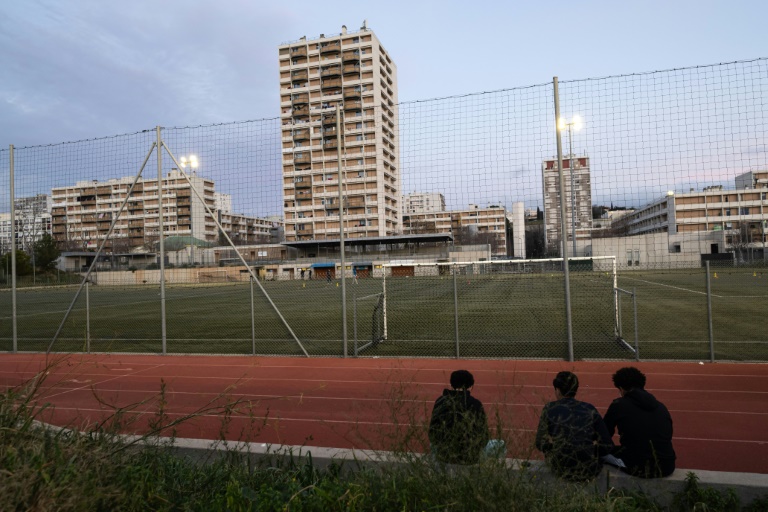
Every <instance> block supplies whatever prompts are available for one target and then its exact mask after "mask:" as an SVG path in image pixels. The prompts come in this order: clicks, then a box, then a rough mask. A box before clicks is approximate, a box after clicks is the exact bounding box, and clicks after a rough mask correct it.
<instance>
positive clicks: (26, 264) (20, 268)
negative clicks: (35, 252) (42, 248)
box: [0, 249, 32, 276]
mask: <svg viewBox="0 0 768 512" xmlns="http://www.w3.org/2000/svg"><path fill="white" fill-rule="evenodd" d="M0 266H2V268H3V273H5V272H6V269H8V273H7V274H6V275H10V273H11V253H10V252H7V253H5V254H3V257H2V259H0ZM31 273H32V263H31V261H30V258H29V254H27V253H25V252H24V251H22V250H21V249H16V275H17V276H27V275H29V274H31Z"/></svg>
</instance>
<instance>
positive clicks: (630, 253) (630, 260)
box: [627, 249, 632, 267]
mask: <svg viewBox="0 0 768 512" xmlns="http://www.w3.org/2000/svg"><path fill="white" fill-rule="evenodd" d="M627 266H628V267H631V266H632V249H627Z"/></svg>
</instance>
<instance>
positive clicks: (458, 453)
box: [429, 370, 490, 464]
mask: <svg viewBox="0 0 768 512" xmlns="http://www.w3.org/2000/svg"><path fill="white" fill-rule="evenodd" d="M474 385H475V378H474V377H473V376H472V374H471V373H469V372H468V371H467V370H456V371H455V372H453V373H452V374H451V387H452V388H453V389H444V390H443V394H442V396H440V397H439V398H438V399H437V400H436V401H435V407H434V409H432V420H431V421H430V422H429V444H430V446H431V450H432V453H434V455H435V457H436V458H437V460H438V461H440V462H443V463H445V464H475V463H477V462H478V461H479V460H480V456H481V454H482V453H483V452H484V449H485V447H486V445H487V443H488V439H489V437H490V436H489V433H488V418H487V417H486V415H485V409H483V404H482V403H481V402H480V400H478V399H477V398H474V397H472V396H471V395H470V394H469V393H470V390H471V389H472V386H474Z"/></svg>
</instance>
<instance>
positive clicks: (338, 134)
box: [336, 102, 347, 357]
mask: <svg viewBox="0 0 768 512" xmlns="http://www.w3.org/2000/svg"><path fill="white" fill-rule="evenodd" d="M343 141H344V138H343V137H342V133H341V108H340V105H339V103H338V102H337V103H336V158H337V160H338V164H339V254H340V257H341V338H342V342H343V345H344V354H343V356H342V357H347V279H346V269H347V266H346V262H345V258H344V193H343V191H342V184H343V183H344V172H343V170H342V168H341V144H342V143H343Z"/></svg>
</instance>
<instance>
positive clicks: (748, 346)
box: [0, 43, 768, 361]
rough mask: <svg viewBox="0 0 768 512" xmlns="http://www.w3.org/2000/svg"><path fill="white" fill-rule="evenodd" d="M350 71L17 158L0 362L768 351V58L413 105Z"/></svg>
mask: <svg viewBox="0 0 768 512" xmlns="http://www.w3.org/2000/svg"><path fill="white" fill-rule="evenodd" d="M361 44H362V43H361ZM353 57H354V56H350V58H353ZM358 57H359V56H358ZM291 66H292V64H289V65H288V68H291ZM281 70H282V68H281ZM288 71H290V69H288ZM342 71H343V70H340V71H338V73H339V74H340V77H339V78H333V80H334V81H338V83H336V82H334V84H331V83H330V82H328V84H327V86H328V87H331V86H333V87H339V88H340V89H338V91H337V90H336V89H334V90H333V91H330V92H329V91H325V89H324V88H325V85H323V86H319V87H320V89H318V91H319V92H318V94H320V96H318V98H319V99H318V100H317V101H318V103H317V104H315V99H313V98H314V96H311V95H309V96H306V97H305V96H303V92H301V91H298V92H297V89H300V88H301V87H299V86H297V85H296V84H297V83H298V82H296V80H299V78H297V77H298V76H299V75H295V76H294V75H293V74H290V75H289V78H287V79H286V80H285V83H282V82H281V94H282V98H281V105H280V107H281V109H282V114H281V116H280V118H275V119H265V120H258V121H245V122H236V123H225V124H220V125H212V126H196V127H176V128H157V129H150V130H145V131H142V132H139V133H134V134H129V135H121V136H114V137H104V138H99V139H93V140H87V141H78V142H68V143H61V144H52V145H46V146H33V147H24V148H14V147H10V148H9V149H2V150H0V171H1V172H2V173H3V176H5V177H4V178H2V180H0V182H2V185H1V186H0V188H2V190H4V192H3V193H2V195H1V196H0V228H1V230H0V253H2V255H3V256H2V260H0V281H2V283H1V284H2V287H3V288H2V290H0V308H1V309H0V311H1V313H0V349H2V350H6V351H15V350H16V351H42V350H47V349H52V350H55V351H95V352H150V353H166V352H172V353H236V354H252V353H255V354H286V355H300V356H304V355H311V356H314V355H328V356H340V355H350V356H352V355H359V356H363V357H365V356H379V355H380V356H421V357H518V358H526V357H528V358H534V357H535V358H566V359H568V358H577V359H589V358H598V359H637V358H639V359H683V360H760V361H764V360H768V336H767V335H766V332H767V331H766V330H765V329H763V328H762V324H763V320H764V318H765V311H768V267H766V265H765V262H766V257H767V255H768V254H767V253H766V251H765V245H766V241H767V239H766V231H767V230H768V143H767V142H766V141H768V123H766V121H767V120H768V107H766V105H765V99H764V98H766V97H768V96H767V95H766V92H768V61H766V60H765V59H757V60H753V61H747V62H737V63H729V64H720V65H713V66H703V67H697V68H687V69H678V70H669V71H661V72H652V73H642V74H637V75H629V76H617V77H606V78H598V79H588V80H574V81H564V82H559V83H558V82H557V81H555V82H553V83H547V84H541V85H535V86H530V87H519V88H513V89H507V90H502V91H492V92H484V93H477V94H469V95H464V96H461V97H450V98H442V99H432V100H425V101H417V102H407V103H400V104H393V103H392V102H391V100H387V101H384V100H383V99H382V98H383V97H384V96H381V97H379V96H377V94H379V90H378V89H376V88H374V89H370V90H369V89H367V88H365V87H358V86H357V85H354V84H353V82H352V81H350V82H349V84H350V85H349V87H348V88H347V85H346V84H347V78H345V75H343V73H342ZM331 72H332V70H330V69H323V70H318V73H320V74H321V75H322V74H323V73H326V74H327V73H331ZM290 73H292V72H290ZM311 73H312V71H310V78H311ZM334 73H335V72H334ZM322 76H323V77H324V76H325V75H322ZM358 78H359V77H358ZM355 83H356V82H355ZM299 85H300V84H299ZM394 85H396V84H394ZM294 86H296V87H294ZM292 87H294V88H292ZM302 87H304V86H302ZM307 87H310V89H311V87H312V86H307ZM302 90H303V89H302ZM310 92H311V91H310ZM556 92H557V94H555V93H556ZM390 97H392V96H390ZM394 97H395V98H396V96H394ZM556 112H559V113H560V114H561V116H560V117H561V119H562V121H561V122H559V123H556V121H555V117H556V115H555V114H556ZM561 137H562V139H561V140H560V141H558V139H559V138H561ZM340 169H341V171H342V172H341V173H340V172H339V170H340ZM159 177H160V178H159ZM158 178H159V179H158ZM340 178H341V179H340ZM6 187H7V188H6ZM340 226H341V227H343V229H341V228H340ZM342 236H343V238H344V239H345V242H344V244H341V243H340V238H341V237H342ZM13 246H15V247H16V249H17V250H16V251H15V252H13V251H12V250H11V248H12V247H13ZM341 247H344V250H343V251H342V250H341ZM563 251H565V254H566V255H567V256H568V258H569V263H568V265H565V266H564V265H563V260H562V255H563V253H564V252H563ZM707 265H709V271H707ZM14 266H15V268H16V272H15V274H14V272H13V271H12V268H13V267H14Z"/></svg>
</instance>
